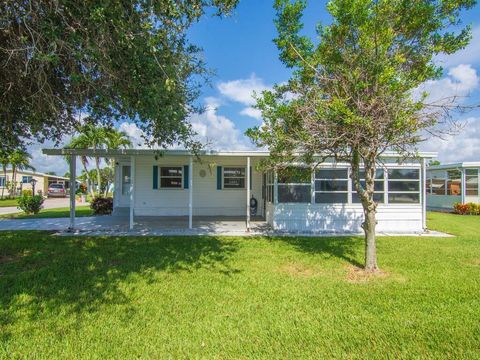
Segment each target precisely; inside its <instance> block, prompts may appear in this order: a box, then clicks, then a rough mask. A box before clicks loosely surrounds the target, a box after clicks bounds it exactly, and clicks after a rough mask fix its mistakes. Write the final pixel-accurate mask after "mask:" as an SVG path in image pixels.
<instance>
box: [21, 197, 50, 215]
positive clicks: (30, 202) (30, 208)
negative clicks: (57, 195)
mask: <svg viewBox="0 0 480 360" xmlns="http://www.w3.org/2000/svg"><path fill="white" fill-rule="evenodd" d="M43 201H44V199H43V196H41V195H33V196H32V195H27V194H22V196H20V197H19V198H18V208H19V209H20V210H23V212H25V214H27V215H29V214H38V213H39V212H40V210H41V209H42V208H43Z"/></svg>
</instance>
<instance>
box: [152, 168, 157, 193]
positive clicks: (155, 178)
mask: <svg viewBox="0 0 480 360" xmlns="http://www.w3.org/2000/svg"><path fill="white" fill-rule="evenodd" d="M153 189H158V166H156V165H155V166H154V167H153Z"/></svg>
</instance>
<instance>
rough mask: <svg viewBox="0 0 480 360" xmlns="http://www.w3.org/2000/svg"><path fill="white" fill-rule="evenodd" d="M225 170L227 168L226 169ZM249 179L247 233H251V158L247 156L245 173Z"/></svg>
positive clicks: (247, 180) (247, 181)
mask: <svg viewBox="0 0 480 360" xmlns="http://www.w3.org/2000/svg"><path fill="white" fill-rule="evenodd" d="M224 169H225V168H224ZM245 175H246V177H247V179H246V183H247V232H249V231H250V156H247V170H246V172H245Z"/></svg>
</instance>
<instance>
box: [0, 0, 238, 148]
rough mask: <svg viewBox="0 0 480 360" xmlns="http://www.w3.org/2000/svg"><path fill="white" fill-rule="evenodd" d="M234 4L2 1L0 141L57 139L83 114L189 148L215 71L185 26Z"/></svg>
mask: <svg viewBox="0 0 480 360" xmlns="http://www.w3.org/2000/svg"><path fill="white" fill-rule="evenodd" d="M236 3H237V0H188V1H186V0H181V1H178V0H162V1H143V0H132V1H123V2H122V1H120V2H119V1H114V2H104V1H101V0H92V1H75V0H59V1H50V0H37V1H31V2H27V3H25V2H24V1H23V0H4V1H1V2H0V14H2V30H1V32H0V43H1V45H2V46H1V47H0V65H1V68H2V71H1V72H0V93H1V94H2V97H1V98H0V108H1V109H2V110H1V113H0V127H1V128H2V133H1V134H0V141H1V143H2V145H3V146H5V147H17V146H18V144H22V143H23V142H24V141H25V140H26V139H31V138H35V139H38V140H40V141H42V140H44V139H46V138H50V139H54V140H57V141H58V140H60V139H61V137H62V136H63V135H64V134H65V133H69V132H72V130H73V129H74V127H75V126H77V125H79V124H80V122H81V116H80V115H81V113H83V112H87V113H89V114H91V115H92V116H93V117H94V118H95V121H96V124H99V123H112V122H113V121H115V120H119V119H122V118H126V117H128V118H129V119H130V121H132V122H135V123H136V124H137V125H138V126H139V127H140V128H141V129H142V130H143V131H144V132H145V133H146V134H148V135H149V136H152V142H154V143H158V144H160V145H162V146H168V145H171V144H173V143H175V142H180V143H184V144H186V145H188V144H190V143H191V140H190V135H191V126H190V125H189V123H188V121H187V118H188V115H189V114H191V113H192V112H194V111H195V100H196V98H197V96H198V89H199V85H200V82H199V81H198V79H197V78H198V76H206V75H207V74H208V71H207V70H206V68H205V64H204V62H203V60H202V56H201V52H200V49H199V48H198V47H197V46H195V45H192V44H190V43H189V41H188V39H187V31H188V29H189V28H190V26H191V25H192V24H193V23H195V22H197V21H198V20H199V19H200V18H201V17H202V16H203V15H204V14H205V13H206V12H209V13H214V14H215V15H222V14H228V13H229V12H230V11H231V10H232V9H233V8H234V7H235V6H236ZM193 145H194V143H193V142H192V146H193Z"/></svg>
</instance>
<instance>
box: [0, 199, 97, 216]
mask: <svg viewBox="0 0 480 360" xmlns="http://www.w3.org/2000/svg"><path fill="white" fill-rule="evenodd" d="M81 205H88V204H85V203H79V202H77V206H81ZM69 206H70V199H69V198H49V199H45V201H44V203H43V208H44V209H56V208H64V207H69ZM20 211H21V210H18V209H17V207H16V206H8V207H0V215H4V214H15V213H18V212H20Z"/></svg>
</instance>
